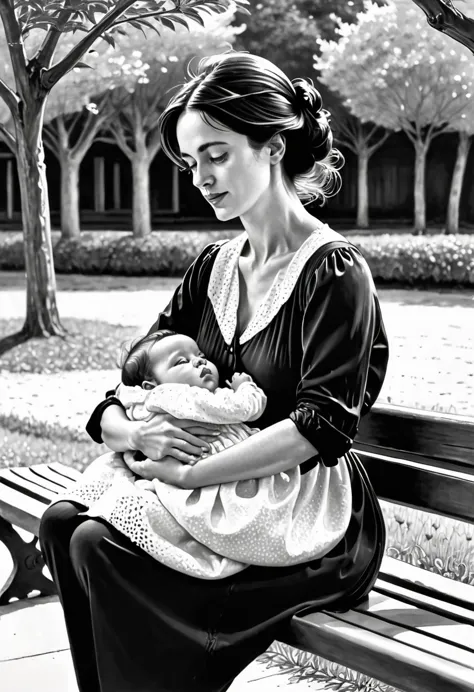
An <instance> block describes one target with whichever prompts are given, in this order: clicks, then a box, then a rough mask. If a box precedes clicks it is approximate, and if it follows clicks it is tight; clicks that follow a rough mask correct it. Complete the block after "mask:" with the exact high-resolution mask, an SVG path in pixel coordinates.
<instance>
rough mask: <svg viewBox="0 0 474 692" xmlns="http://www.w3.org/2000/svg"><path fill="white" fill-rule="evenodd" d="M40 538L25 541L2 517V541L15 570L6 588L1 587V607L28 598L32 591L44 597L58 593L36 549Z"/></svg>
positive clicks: (0, 529) (0, 538)
mask: <svg viewBox="0 0 474 692" xmlns="http://www.w3.org/2000/svg"><path fill="white" fill-rule="evenodd" d="M37 540H38V538H37V537H36V536H34V537H33V540H32V541H30V542H29V543H28V542H26V541H24V540H23V539H22V537H21V536H20V534H19V533H17V532H16V531H15V529H14V528H13V526H12V525H11V524H10V523H9V522H8V521H6V520H5V519H3V517H0V541H2V543H4V544H5V546H6V547H7V548H8V550H9V551H10V554H11V556H12V558H13V570H12V573H11V574H10V576H9V578H8V579H7V582H6V584H5V585H4V586H0V605H7V604H8V603H9V602H10V599H11V598H26V597H27V596H28V594H29V593H30V591H33V590H38V591H40V593H41V594H42V595H43V596H51V595H53V594H55V593H56V587H55V585H54V583H53V582H52V581H51V580H50V579H47V578H46V577H45V576H44V574H43V573H42V569H43V567H44V560H43V556H42V554H41V551H40V550H38V548H37V547H36V541H37Z"/></svg>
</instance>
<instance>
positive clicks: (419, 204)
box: [414, 140, 429, 235]
mask: <svg viewBox="0 0 474 692" xmlns="http://www.w3.org/2000/svg"><path fill="white" fill-rule="evenodd" d="M428 146H429V142H427V141H425V142H423V141H420V140H418V141H417V142H416V143H415V189H414V193H415V224H414V232H415V235H423V234H424V233H425V231H426V198H425V170H426V153H427V151H428Z"/></svg>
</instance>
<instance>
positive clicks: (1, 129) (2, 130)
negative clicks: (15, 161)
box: [0, 123, 16, 156]
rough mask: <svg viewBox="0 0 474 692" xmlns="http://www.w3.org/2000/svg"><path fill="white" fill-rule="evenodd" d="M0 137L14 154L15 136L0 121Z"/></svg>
mask: <svg viewBox="0 0 474 692" xmlns="http://www.w3.org/2000/svg"><path fill="white" fill-rule="evenodd" d="M0 139H1V140H2V141H3V142H4V143H5V144H6V145H7V147H8V148H9V149H10V151H11V152H12V154H14V155H15V156H16V137H15V135H13V134H12V133H11V132H10V130H7V128H6V127H5V125H3V124H2V123H0Z"/></svg>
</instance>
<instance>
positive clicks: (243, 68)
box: [159, 51, 344, 204]
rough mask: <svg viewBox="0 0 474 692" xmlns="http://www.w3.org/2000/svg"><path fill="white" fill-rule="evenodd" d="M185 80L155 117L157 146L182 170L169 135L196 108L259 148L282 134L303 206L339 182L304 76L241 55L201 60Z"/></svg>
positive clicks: (316, 99) (334, 154)
mask: <svg viewBox="0 0 474 692" xmlns="http://www.w3.org/2000/svg"><path fill="white" fill-rule="evenodd" d="M188 73H189V75H190V77H191V79H190V81H189V82H186V83H185V84H183V85H181V87H180V89H179V91H178V92H177V93H176V94H175V95H174V96H173V98H172V99H171V101H170V102H169V104H168V106H167V107H166V109H165V110H164V112H163V113H162V115H161V116H160V123H159V127H160V132H161V142H162V146H163V151H164V152H165V154H166V155H167V156H168V157H169V158H170V159H171V160H172V161H173V162H174V163H175V164H177V165H178V166H179V167H180V168H183V167H185V164H184V162H183V159H182V158H181V153H180V150H179V145H178V141H177V137H176V127H177V124H178V119H179V117H180V116H181V114H182V113H184V112H185V111H186V110H198V111H200V112H201V114H202V118H203V120H204V121H205V122H206V123H208V124H209V125H212V126H213V127H218V126H219V123H220V124H221V125H224V127H226V128H229V129H230V130H232V131H234V132H237V133H239V134H243V135H246V137H247V139H248V142H249V145H250V146H251V147H252V148H253V149H254V150H256V151H258V150H260V149H262V147H263V146H265V145H266V144H267V143H268V142H269V141H270V140H271V138H272V137H274V136H275V135H277V134H280V135H282V137H283V138H284V139H285V141H286V151H285V154H284V157H283V160H282V165H283V169H284V171H285V173H286V175H287V176H288V178H289V180H290V181H291V182H292V183H293V184H294V186H295V190H296V193H297V195H298V197H299V198H300V199H301V200H302V201H303V202H304V203H305V204H307V203H309V202H312V201H315V200H319V202H320V203H321V204H324V202H325V201H326V198H327V197H333V196H334V195H335V194H337V192H339V190H340V187H341V176H340V173H339V169H340V168H342V166H343V165H344V157H343V155H342V154H341V152H340V151H339V150H338V149H336V148H334V147H333V134H332V131H331V128H330V125H329V118H330V114H329V112H328V111H327V110H325V109H324V108H323V104H322V99H321V95H320V93H319V91H318V90H317V89H316V88H315V86H314V84H313V82H312V81H311V80H310V79H303V78H298V79H294V80H292V81H291V80H290V79H289V78H288V77H287V76H286V75H285V73H284V72H282V71H281V70H280V69H279V68H278V67H276V65H274V64H273V63H272V62H270V61H269V60H266V59H265V58H261V57H259V56H257V55H252V54H250V53H245V52H232V51H231V52H228V53H223V54H220V55H214V56H211V57H208V58H203V59H202V60H201V61H200V62H199V65H198V68H197V71H196V73H195V74H194V73H193V72H192V71H191V68H188Z"/></svg>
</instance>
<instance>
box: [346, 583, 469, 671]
mask: <svg viewBox="0 0 474 692" xmlns="http://www.w3.org/2000/svg"><path fill="white" fill-rule="evenodd" d="M354 613H358V614H359V615H360V616H361V617H360V618H359V615H357V616H356V615H355V614H354ZM353 614H354V615H353ZM345 616H346V614H345V613H343V614H342V617H343V618H344V619H345ZM338 617H339V614H338ZM353 617H354V618H355V619H354V620H353V619H352V618H353ZM350 618H351V622H354V623H356V622H358V623H360V625H361V626H362V627H364V626H366V625H365V624H364V623H365V619H367V618H369V619H370V618H371V619H370V621H369V620H367V622H369V624H368V627H369V629H373V630H376V631H380V632H382V633H385V632H386V633H388V635H389V636H391V637H396V638H397V639H399V640H400V641H406V642H407V643H413V645H414V646H417V639H416V638H415V637H413V638H412V642H410V639H407V638H405V636H404V633H405V630H406V631H407V632H408V631H411V632H413V633H414V634H419V633H422V634H423V635H426V637H424V638H423V640H420V641H421V646H420V648H423V646H422V644H423V641H424V640H426V641H428V639H432V640H433V641H432V642H431V643H428V645H429V646H430V648H429V649H428V651H432V652H433V653H439V655H440V656H442V657H444V658H448V659H449V660H451V661H458V662H459V663H463V664H464V665H466V666H468V667H470V668H472V669H473V671H474V627H473V626H472V625H467V624H462V623H459V622H458V621H457V620H452V619H450V618H449V617H447V615H444V614H440V613H438V612H437V611H433V610H430V609H428V608H423V606H422V605H421V604H420V605H416V604H410V603H407V602H405V601H402V600H400V599H399V598H396V597H392V596H389V595H387V594H385V593H384V592H381V591H379V588H378V586H376V587H375V590H374V591H372V592H371V594H370V596H369V601H368V603H363V604H362V605H361V606H359V607H357V608H356V609H355V611H351V613H350ZM375 620H380V623H383V624H380V625H379V624H375ZM379 627H380V629H379ZM398 630H400V634H397V632H398ZM452 645H453V646H452Z"/></svg>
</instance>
